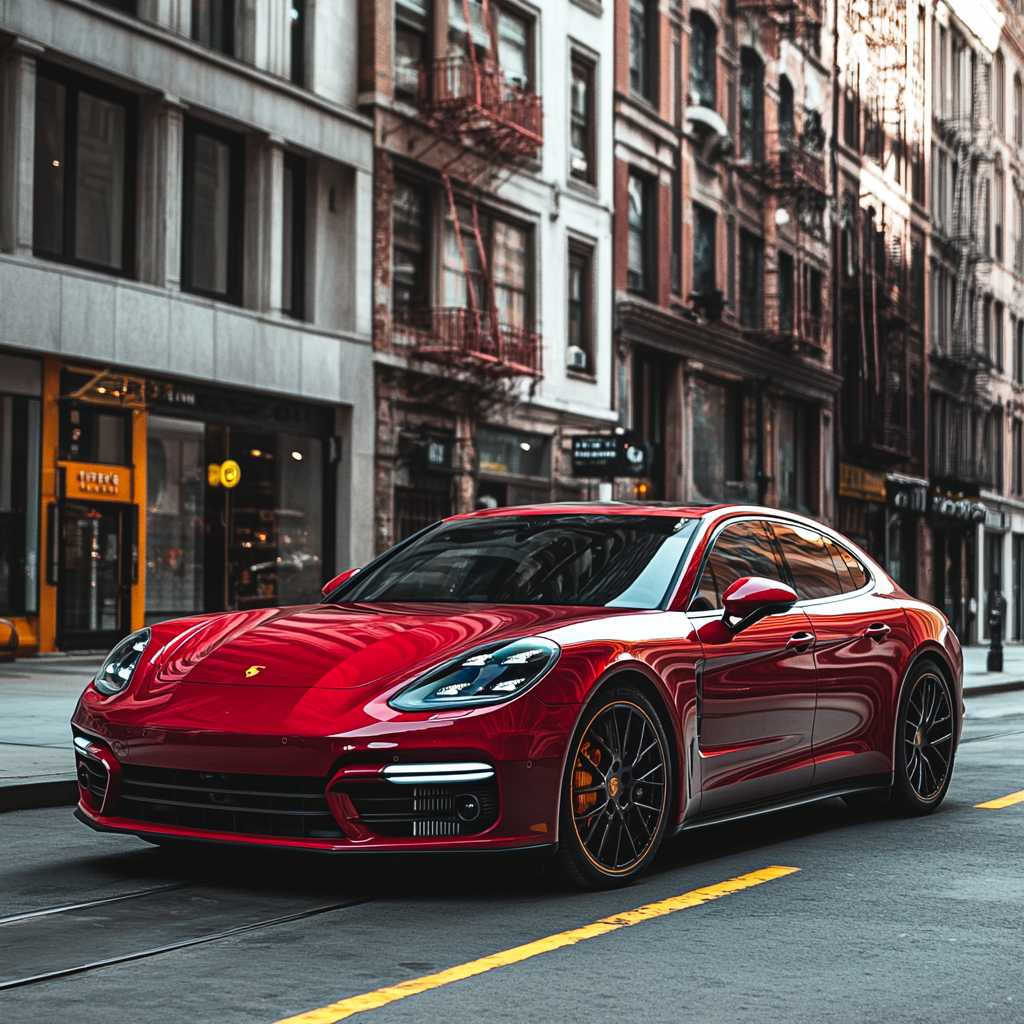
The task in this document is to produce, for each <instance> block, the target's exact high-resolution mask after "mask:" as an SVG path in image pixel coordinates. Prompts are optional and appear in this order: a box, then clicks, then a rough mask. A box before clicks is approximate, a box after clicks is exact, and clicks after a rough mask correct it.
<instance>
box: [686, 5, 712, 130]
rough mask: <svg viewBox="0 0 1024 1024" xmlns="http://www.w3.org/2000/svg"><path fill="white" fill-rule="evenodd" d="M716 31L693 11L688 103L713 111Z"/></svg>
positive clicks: (704, 15)
mask: <svg viewBox="0 0 1024 1024" xmlns="http://www.w3.org/2000/svg"><path fill="white" fill-rule="evenodd" d="M717 51H718V31H717V30H716V28H715V23H714V22H713V21H712V20H711V19H710V18H709V17H708V16H707V15H706V14H701V13H700V12H699V11H695V12H694V14H693V18H692V20H691V31H690V103H692V104H693V105H694V106H695V107H710V108H711V109H712V110H714V109H715V85H716V64H717V59H718V57H717Z"/></svg>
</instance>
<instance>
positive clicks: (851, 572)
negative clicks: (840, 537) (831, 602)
mask: <svg viewBox="0 0 1024 1024" xmlns="http://www.w3.org/2000/svg"><path fill="white" fill-rule="evenodd" d="M828 547H829V552H830V553H831V555H832V561H833V563H834V564H835V567H836V571H837V572H838V573H839V580H840V582H841V583H842V585H843V593H844V594H849V593H850V592H851V591H854V590H860V588H861V587H864V586H867V582H868V573H867V570H866V569H865V568H864V566H863V565H861V564H860V562H859V561H858V560H857V559H856V558H854V557H853V555H851V554H850V552H849V551H847V550H846V548H844V547H840V546H839V545H838V544H833V543H832V542H831V541H829V542H828Z"/></svg>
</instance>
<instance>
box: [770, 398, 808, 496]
mask: <svg viewBox="0 0 1024 1024" xmlns="http://www.w3.org/2000/svg"><path fill="white" fill-rule="evenodd" d="M816 441H817V431H816V430H815V429H814V422H813V417H812V409H811V407H810V406H806V405H803V404H802V403H800V402H789V401H782V402H779V405H778V445H777V447H776V474H777V477H778V500H779V504H780V505H781V506H782V507H783V508H788V509H792V510H793V511H794V512H805V513H806V512H815V511H817V508H816V505H817V502H816V500H815V493H814V492H815V487H814V481H815V473H814V465H813V461H812V460H813V457H814V455H815V454H816V449H817V444H816Z"/></svg>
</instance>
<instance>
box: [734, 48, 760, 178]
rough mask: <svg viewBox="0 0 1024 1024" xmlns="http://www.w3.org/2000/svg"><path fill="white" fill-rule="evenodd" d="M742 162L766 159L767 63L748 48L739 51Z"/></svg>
mask: <svg viewBox="0 0 1024 1024" xmlns="http://www.w3.org/2000/svg"><path fill="white" fill-rule="evenodd" d="M740 159H741V160H742V161H744V162H745V163H750V164H759V163H761V162H762V161H763V160H764V64H763V63H762V62H761V58H760V57H758V55H757V54H756V53H755V52H754V51H753V50H751V49H750V48H749V47H744V48H743V49H742V50H741V51H740Z"/></svg>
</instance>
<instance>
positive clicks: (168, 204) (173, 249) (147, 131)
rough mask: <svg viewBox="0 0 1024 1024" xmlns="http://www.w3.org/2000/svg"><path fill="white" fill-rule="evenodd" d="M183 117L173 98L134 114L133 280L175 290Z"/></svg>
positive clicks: (159, 100) (148, 103)
mask: <svg viewBox="0 0 1024 1024" xmlns="http://www.w3.org/2000/svg"><path fill="white" fill-rule="evenodd" d="M184 119H185V111H184V107H183V106H182V104H181V101H180V100H178V98H177V97H175V96H168V95H164V96H162V97H158V98H156V99H148V100H144V101H143V102H142V104H141V105H140V110H139V236H138V237H139V247H138V256H137V261H138V274H139V280H140V281H145V282H147V283H148V284H155V285H159V286H160V287H161V288H171V289H174V290H177V289H179V288H180V287H181V197H182V173H183V166H182V164H183V159H184V156H183V140H184Z"/></svg>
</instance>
